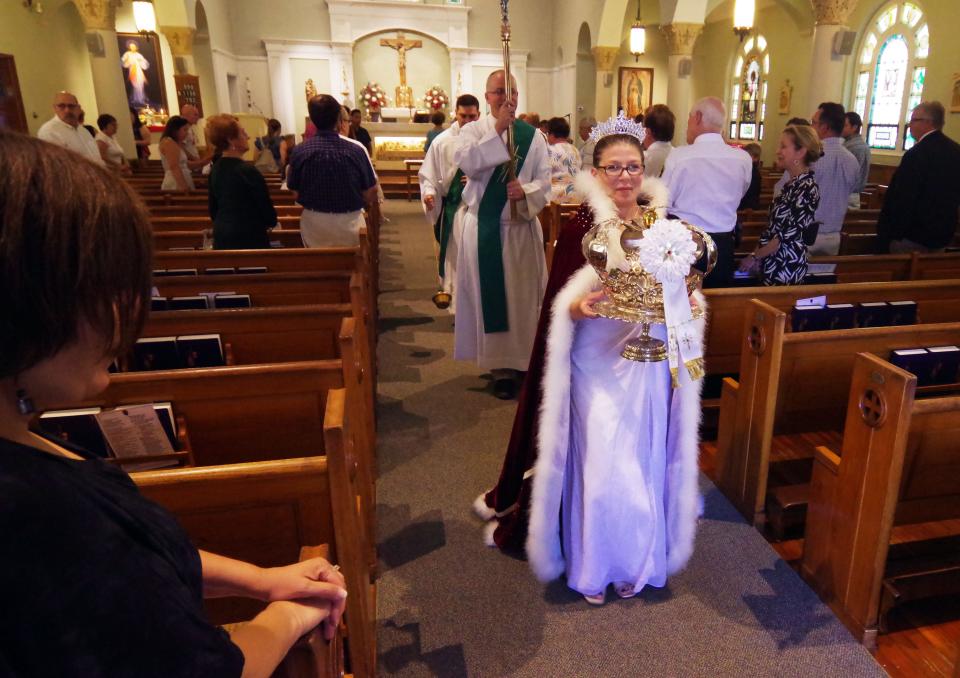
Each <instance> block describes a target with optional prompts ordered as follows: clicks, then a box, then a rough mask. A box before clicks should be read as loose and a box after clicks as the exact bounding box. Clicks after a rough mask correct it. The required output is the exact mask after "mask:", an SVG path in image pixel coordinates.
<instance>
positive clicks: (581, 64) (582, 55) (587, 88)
mask: <svg viewBox="0 0 960 678" xmlns="http://www.w3.org/2000/svg"><path fill="white" fill-rule="evenodd" d="M590 48H591V40H590V26H588V25H587V22H583V24H581V25H580V33H579V35H578V36H577V85H576V87H577V90H576V101H577V108H576V111H575V118H576V119H575V120H572V121H571V123H572V125H571V126H572V127H573V128H574V132H573V133H574V134H576V129H577V127H578V126H579V124H580V120H581V119H583V118H586V117H591V116H593V115H594V111H593V107H594V104H595V102H596V96H597V69H596V66H595V64H594V61H593V54H592V53H591V51H590Z"/></svg>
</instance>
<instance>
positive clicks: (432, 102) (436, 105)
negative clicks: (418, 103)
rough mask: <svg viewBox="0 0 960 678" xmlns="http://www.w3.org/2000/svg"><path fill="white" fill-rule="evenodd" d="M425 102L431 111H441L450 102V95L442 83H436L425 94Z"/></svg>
mask: <svg viewBox="0 0 960 678" xmlns="http://www.w3.org/2000/svg"><path fill="white" fill-rule="evenodd" d="M423 102H424V103H425V104H426V105H427V108H429V109H430V110H431V111H440V110H443V109H445V108H446V107H447V106H448V105H449V104H450V97H448V96H447V93H446V92H444V91H443V88H442V87H440V85H434V86H433V87H431V88H430V89H428V90H427V93H426V94H424V95H423Z"/></svg>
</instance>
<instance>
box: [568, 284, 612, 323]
mask: <svg viewBox="0 0 960 678" xmlns="http://www.w3.org/2000/svg"><path fill="white" fill-rule="evenodd" d="M603 297H604V292H603V290H597V291H596V292H591V293H590V294H588V295H586V296H585V297H582V298H581V299H578V300H577V301H575V302H573V303H572V304H570V317H571V318H573V319H574V320H575V321H577V320H585V319H587V318H596V317H597V312H596V311H594V310H593V305H594V304H595V303H596V302H598V301H600V300H601V299H603Z"/></svg>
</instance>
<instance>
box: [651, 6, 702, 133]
mask: <svg viewBox="0 0 960 678" xmlns="http://www.w3.org/2000/svg"><path fill="white" fill-rule="evenodd" d="M660 30H661V32H662V33H663V34H664V36H665V37H666V38H667V49H668V50H669V57H668V58H667V106H668V107H669V108H670V110H671V111H673V114H674V115H675V116H676V120H677V123H676V127H675V129H674V135H673V143H674V145H679V144H683V143H685V140H686V138H687V116H688V115H689V113H690V108H691V106H693V101H692V98H693V81H692V78H691V67H692V66H693V60H692V55H693V45H694V43H695V42H696V41H697V36H699V35H700V31H702V30H703V24H693V23H681V22H675V23H672V24H669V25H667V26H662V27H661V28H660Z"/></svg>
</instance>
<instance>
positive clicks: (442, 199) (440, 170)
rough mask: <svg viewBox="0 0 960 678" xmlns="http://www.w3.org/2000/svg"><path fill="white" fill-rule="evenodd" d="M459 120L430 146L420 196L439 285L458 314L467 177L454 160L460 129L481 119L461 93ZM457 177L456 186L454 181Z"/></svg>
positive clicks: (471, 101) (422, 169)
mask: <svg viewBox="0 0 960 678" xmlns="http://www.w3.org/2000/svg"><path fill="white" fill-rule="evenodd" d="M455 111H456V116H457V119H456V120H454V121H453V124H451V125H450V127H448V128H447V129H445V130H444V131H443V132H441V133H440V134H438V135H437V137H436V138H435V139H434V140H433V143H432V144H430V148H429V150H428V151H427V155H426V157H425V158H424V159H423V165H422V166H421V167H420V173H419V175H418V176H419V179H420V196H421V200H422V201H423V212H424V215H426V217H427V221H428V222H429V223H430V225H431V226H433V230H434V237H435V238H436V240H437V247H438V252H437V256H438V262H442V263H440V265H439V266H438V275H439V277H440V286H441V289H443V291H444V292H447V293H448V294H450V296H451V301H450V306H449V309H448V310H449V311H450V313H455V312H456V301H457V298H456V293H455V290H456V279H457V250H458V243H459V242H460V236H459V229H458V227H459V226H461V225H462V224H461V220H460V219H459V214H460V206H461V204H462V196H463V188H464V186H465V185H466V182H467V177H466V175H465V174H464V173H463V172H460V171H459V170H460V168H459V167H457V164H456V163H455V162H454V161H453V152H454V151H455V150H456V146H457V137H458V136H459V135H460V128H461V127H463V126H464V125H466V124H468V123H471V122H473V121H474V120H476V119H477V118H479V117H480V102H479V101H478V100H477V97H475V96H473V95H472V94H461V95H460V96H459V97H457V102H456V108H455ZM455 178H456V185H454V179H455Z"/></svg>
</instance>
